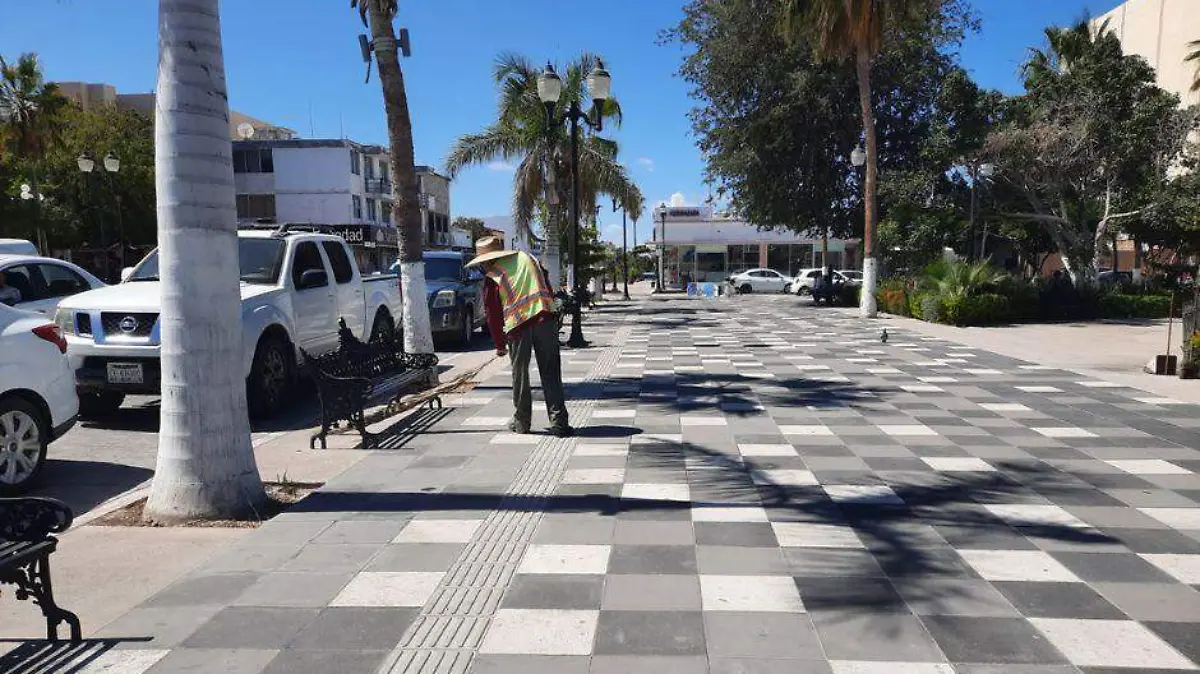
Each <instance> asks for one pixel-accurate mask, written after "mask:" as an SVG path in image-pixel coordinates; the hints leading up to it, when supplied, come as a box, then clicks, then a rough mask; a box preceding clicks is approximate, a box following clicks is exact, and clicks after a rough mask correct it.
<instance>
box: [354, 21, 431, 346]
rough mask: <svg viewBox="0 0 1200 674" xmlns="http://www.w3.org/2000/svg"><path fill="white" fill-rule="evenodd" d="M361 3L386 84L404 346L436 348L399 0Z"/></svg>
mask: <svg viewBox="0 0 1200 674" xmlns="http://www.w3.org/2000/svg"><path fill="white" fill-rule="evenodd" d="M350 6H351V8H355V7H357V8H358V12H359V16H360V17H361V18H362V21H363V25H365V26H367V27H368V28H369V29H370V31H371V40H372V41H373V44H374V51H375V62H376V63H377V64H379V82H380V84H381V85H382V87H383V107H384V110H385V111H386V113H387V128H388V145H390V146H391V147H390V152H389V157H390V162H391V173H392V176H393V178H394V180H393V182H392V201H393V202H394V203H395V204H396V207H395V208H393V209H392V217H393V218H396V219H397V225H396V228H397V234H398V236H397V238H398V239H399V241H400V294H401V295H402V297H403V300H404V309H403V316H402V320H401V325H402V326H403V327H402V334H403V335H404V348H405V350H406V351H408V352H409V353H433V332H432V331H431V329H430V326H429V302H428V299H427V298H426V290H425V262H424V258H423V257H422V251H423V249H424V238H425V232H424V229H423V227H422V226H421V206H420V194H419V187H418V185H417V170H416V166H415V162H414V158H413V138H412V120H411V118H410V117H409V114H408V94H407V92H406V91H405V89H404V71H402V70H401V69H400V55H399V52H398V47H397V42H396V29H395V28H394V27H393V26H392V22H393V21H395V19H396V12H397V11H398V9H397V0H350Z"/></svg>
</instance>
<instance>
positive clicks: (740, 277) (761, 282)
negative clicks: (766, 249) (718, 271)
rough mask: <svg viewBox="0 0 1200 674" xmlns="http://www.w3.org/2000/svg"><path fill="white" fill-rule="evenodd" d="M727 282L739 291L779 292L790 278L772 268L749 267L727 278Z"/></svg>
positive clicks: (782, 290) (785, 286)
mask: <svg viewBox="0 0 1200 674" xmlns="http://www.w3.org/2000/svg"><path fill="white" fill-rule="evenodd" d="M729 283H730V285H732V286H733V287H734V288H735V289H736V290H737V291H738V292H740V293H750V292H757V293H781V292H784V291H785V290H786V289H787V287H788V284H789V283H791V279H790V278H788V277H786V276H784V275H783V274H780V273H779V272H777V271H775V270H774V269H750V270H748V271H744V272H742V273H740V274H734V275H733V276H731V277H730V278H729Z"/></svg>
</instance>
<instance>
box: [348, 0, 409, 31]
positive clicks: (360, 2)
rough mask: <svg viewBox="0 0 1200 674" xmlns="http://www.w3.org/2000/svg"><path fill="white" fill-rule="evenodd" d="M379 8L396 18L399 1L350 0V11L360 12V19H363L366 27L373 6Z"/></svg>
mask: <svg viewBox="0 0 1200 674" xmlns="http://www.w3.org/2000/svg"><path fill="white" fill-rule="evenodd" d="M372 4H375V5H377V6H379V7H380V8H381V9H382V10H383V11H384V13H386V14H387V15H388V16H391V17H394V16H396V12H397V10H398V9H399V7H398V6H397V0H350V9H357V10H358V17H359V18H360V19H362V23H363V25H364V26H367V12H369V11H370V10H371V7H370V6H371V5H372Z"/></svg>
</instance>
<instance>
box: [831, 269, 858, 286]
mask: <svg viewBox="0 0 1200 674" xmlns="http://www.w3.org/2000/svg"><path fill="white" fill-rule="evenodd" d="M837 272H838V273H839V274H841V275H842V278H844V279H846V280H847V281H849V282H851V283H862V282H863V273H862V270H861V269H839V270H837Z"/></svg>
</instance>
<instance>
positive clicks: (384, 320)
mask: <svg viewBox="0 0 1200 674" xmlns="http://www.w3.org/2000/svg"><path fill="white" fill-rule="evenodd" d="M395 334H396V324H395V322H393V321H392V317H391V315H389V314H388V312H386V311H380V312H379V313H377V314H375V322H374V323H373V324H371V337H370V339H369V340H367V341H369V342H370V343H371V344H378V343H379V342H384V341H388V340H391V339H392V338H393V337H395Z"/></svg>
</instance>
